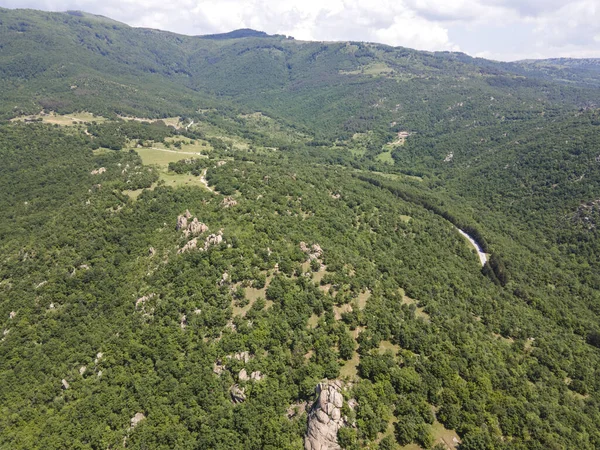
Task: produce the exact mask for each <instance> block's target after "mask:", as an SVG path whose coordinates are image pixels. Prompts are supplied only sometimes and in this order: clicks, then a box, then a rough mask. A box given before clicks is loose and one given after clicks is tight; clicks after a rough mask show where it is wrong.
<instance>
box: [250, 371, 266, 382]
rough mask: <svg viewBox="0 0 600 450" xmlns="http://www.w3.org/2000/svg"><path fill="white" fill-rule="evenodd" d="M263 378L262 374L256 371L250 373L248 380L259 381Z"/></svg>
mask: <svg viewBox="0 0 600 450" xmlns="http://www.w3.org/2000/svg"><path fill="white" fill-rule="evenodd" d="M264 377H265V376H264V375H263V374H262V372H259V371H258V370H257V371H255V372H252V374H251V375H250V378H251V379H252V380H254V381H260V380H262V379H263V378H264Z"/></svg>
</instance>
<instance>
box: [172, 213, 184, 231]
mask: <svg viewBox="0 0 600 450" xmlns="http://www.w3.org/2000/svg"><path fill="white" fill-rule="evenodd" d="M186 228H187V217H185V215H181V216H177V225H176V226H175V229H176V230H177V231H179V230H185V229H186Z"/></svg>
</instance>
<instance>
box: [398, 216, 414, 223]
mask: <svg viewBox="0 0 600 450" xmlns="http://www.w3.org/2000/svg"><path fill="white" fill-rule="evenodd" d="M411 219H412V217H410V216H404V215H400V220H401V221H402V222H410V220H411Z"/></svg>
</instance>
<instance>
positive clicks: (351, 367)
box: [340, 352, 360, 380]
mask: <svg viewBox="0 0 600 450" xmlns="http://www.w3.org/2000/svg"><path fill="white" fill-rule="evenodd" d="M359 364H360V355H359V354H358V352H354V354H353V355H352V359H350V360H348V361H346V362H345V363H344V365H343V366H342V367H341V368H340V377H341V378H347V379H349V380H355V379H356V378H357V377H358V365H359Z"/></svg>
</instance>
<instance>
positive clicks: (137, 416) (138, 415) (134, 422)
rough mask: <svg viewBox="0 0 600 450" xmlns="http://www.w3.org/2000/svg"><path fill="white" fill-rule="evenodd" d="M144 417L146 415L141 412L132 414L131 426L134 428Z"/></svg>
mask: <svg viewBox="0 0 600 450" xmlns="http://www.w3.org/2000/svg"><path fill="white" fill-rule="evenodd" d="M145 418H146V416H145V415H144V414H143V413H141V412H139V413H135V416H133V417H132V418H131V421H130V426H131V428H135V427H136V426H137V425H138V424H139V423H140V422H141V421H142V420H144V419H145Z"/></svg>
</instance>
